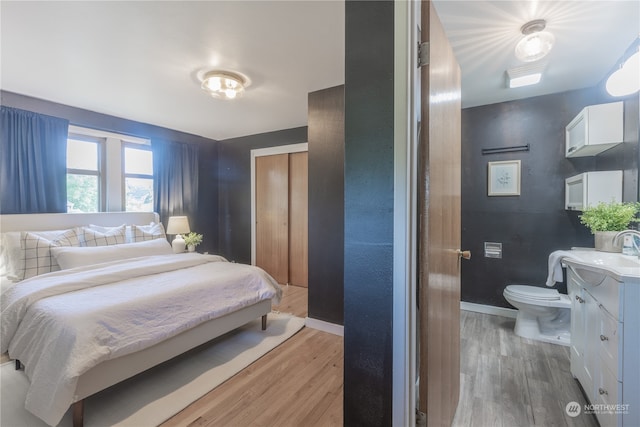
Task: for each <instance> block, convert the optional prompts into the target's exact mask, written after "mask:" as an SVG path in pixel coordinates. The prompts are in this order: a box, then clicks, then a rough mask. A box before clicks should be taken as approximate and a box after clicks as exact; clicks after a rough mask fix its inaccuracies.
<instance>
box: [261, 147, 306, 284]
mask: <svg viewBox="0 0 640 427" xmlns="http://www.w3.org/2000/svg"><path fill="white" fill-rule="evenodd" d="M307 164H308V162H307V144H306V143H304V144H293V145H286V146H280V147H271V148H265V149H258V150H252V151H251V190H252V191H251V193H252V194H251V217H252V221H251V223H252V230H251V262H252V264H253V265H256V266H258V267H261V268H263V269H264V270H265V271H267V272H268V273H269V274H270V275H271V276H273V277H274V278H275V279H276V281H278V283H280V284H283V285H289V284H291V285H295V286H300V287H305V288H306V287H307V286H308V172H307Z"/></svg>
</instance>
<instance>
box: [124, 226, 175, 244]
mask: <svg viewBox="0 0 640 427" xmlns="http://www.w3.org/2000/svg"><path fill="white" fill-rule="evenodd" d="M131 237H132V240H131V241H132V242H134V243H135V242H144V241H146V240H153V239H166V238H167V236H166V234H165V232H164V227H163V226H162V223H158V224H154V223H151V224H149V225H132V226H131Z"/></svg>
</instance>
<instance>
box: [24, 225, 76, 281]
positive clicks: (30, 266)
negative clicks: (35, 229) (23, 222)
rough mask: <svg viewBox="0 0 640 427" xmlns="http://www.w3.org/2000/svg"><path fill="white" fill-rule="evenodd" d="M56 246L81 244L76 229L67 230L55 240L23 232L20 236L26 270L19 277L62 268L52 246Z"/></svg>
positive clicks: (25, 277) (27, 276) (37, 274)
mask: <svg viewBox="0 0 640 427" xmlns="http://www.w3.org/2000/svg"><path fill="white" fill-rule="evenodd" d="M55 246H80V240H79V239H78V235H77V233H76V231H75V230H67V231H65V232H63V233H61V234H60V235H59V236H57V237H56V238H55V239H53V240H48V239H45V238H44V237H40V236H38V235H36V234H34V233H30V232H28V231H27V232H23V233H22V234H21V236H20V249H21V251H22V260H23V261H24V270H23V271H22V272H20V273H19V274H18V278H19V279H21V280H22V279H28V278H30V277H35V276H39V275H40V274H45V273H50V272H52V271H58V270H60V266H59V265H58V263H57V262H56V259H55V258H54V256H53V254H52V253H51V248H52V247H55Z"/></svg>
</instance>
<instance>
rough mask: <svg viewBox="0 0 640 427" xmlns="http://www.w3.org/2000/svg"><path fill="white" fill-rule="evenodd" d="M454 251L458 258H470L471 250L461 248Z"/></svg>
mask: <svg viewBox="0 0 640 427" xmlns="http://www.w3.org/2000/svg"><path fill="white" fill-rule="evenodd" d="M456 253H457V254H458V256H459V257H460V258H464V259H471V251H462V250H460V249H458V250H457V251H456Z"/></svg>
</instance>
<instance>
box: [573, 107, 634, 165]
mask: <svg viewBox="0 0 640 427" xmlns="http://www.w3.org/2000/svg"><path fill="white" fill-rule="evenodd" d="M623 139H624V106H623V103H622V101H619V102H612V103H609V104H599V105H590V106H588V107H585V108H583V109H582V111H580V113H579V114H578V115H577V116H576V117H575V118H574V119H573V120H571V122H570V123H569V124H568V125H567V126H566V128H565V145H566V146H565V156H566V157H585V156H595V155H596V154H598V153H601V152H603V151H605V150H608V149H609V148H612V147H614V146H616V145H618V144H620V143H621V142H623Z"/></svg>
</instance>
